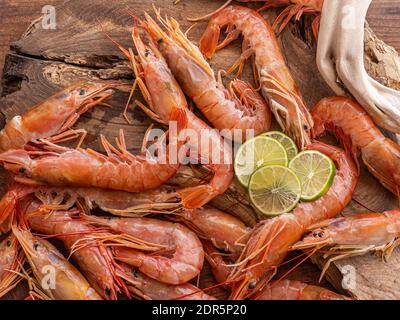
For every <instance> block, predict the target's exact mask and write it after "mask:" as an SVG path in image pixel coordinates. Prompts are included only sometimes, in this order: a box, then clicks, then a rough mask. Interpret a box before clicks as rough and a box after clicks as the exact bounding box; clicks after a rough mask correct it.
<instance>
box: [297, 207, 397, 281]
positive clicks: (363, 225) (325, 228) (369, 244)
mask: <svg viewBox="0 0 400 320" xmlns="http://www.w3.org/2000/svg"><path fill="white" fill-rule="evenodd" d="M309 230H310V231H311V232H310V234H308V235H307V236H306V237H305V238H304V239H303V240H302V241H299V242H298V243H296V244H295V245H294V246H293V249H306V248H315V249H321V248H323V247H329V248H330V249H329V250H327V252H326V254H325V258H328V260H327V262H326V263H325V265H324V268H323V270H322V273H321V278H322V277H323V276H324V274H325V272H326V270H328V268H329V265H330V264H331V263H332V262H333V261H335V260H339V259H343V258H346V257H351V256H356V255H362V254H365V253H367V252H369V251H381V252H382V253H383V257H384V258H385V259H388V258H389V257H390V255H391V253H392V252H393V250H394V249H395V248H396V247H397V246H398V245H399V244H400V240H399V236H400V211H399V210H391V211H386V212H383V213H375V212H369V213H362V214H356V215H352V216H347V217H340V218H337V219H330V220H326V221H322V222H319V223H316V224H314V225H312V226H310V227H309Z"/></svg>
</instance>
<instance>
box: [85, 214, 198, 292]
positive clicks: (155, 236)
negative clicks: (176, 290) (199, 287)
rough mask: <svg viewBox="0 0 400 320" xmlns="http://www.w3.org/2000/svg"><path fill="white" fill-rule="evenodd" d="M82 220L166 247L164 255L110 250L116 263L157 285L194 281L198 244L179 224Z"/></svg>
mask: <svg viewBox="0 0 400 320" xmlns="http://www.w3.org/2000/svg"><path fill="white" fill-rule="evenodd" d="M82 219H83V220H84V221H87V222H89V223H92V224H95V225H99V226H102V227H108V228H110V229H111V230H113V231H114V232H117V233H121V234H127V235H130V236H133V237H135V238H138V239H140V240H143V241H148V242H151V243H155V244H158V245H164V246H166V249H165V252H166V253H165V254H163V253H162V252H161V253H159V254H158V253H157V252H155V253H152V254H147V253H145V252H142V251H138V250H135V249H131V248H124V247H116V248H114V252H115V258H116V260H119V261H122V262H125V263H127V264H129V265H132V266H135V267H137V268H138V269H139V270H140V271H141V272H143V273H144V274H146V275H147V276H149V277H151V278H153V279H156V280H158V281H160V282H163V283H167V284H173V285H178V284H183V283H186V282H188V281H189V280H191V279H193V278H194V277H196V276H197V275H198V274H199V273H200V271H201V269H202V267H203V260H204V251H203V248H202V246H201V243H200V240H199V239H198V237H197V236H196V235H195V234H194V233H193V232H192V231H190V230H189V229H188V228H186V227H184V226H183V225H181V224H178V223H172V222H168V221H162V220H157V219H151V218H101V217H96V216H84V217H83V218H82ZM163 251H164V250H163Z"/></svg>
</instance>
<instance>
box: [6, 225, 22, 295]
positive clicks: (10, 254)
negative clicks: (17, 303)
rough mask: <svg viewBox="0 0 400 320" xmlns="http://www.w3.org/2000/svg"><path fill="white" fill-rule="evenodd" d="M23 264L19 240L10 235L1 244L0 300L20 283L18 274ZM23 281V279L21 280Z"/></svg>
mask: <svg viewBox="0 0 400 320" xmlns="http://www.w3.org/2000/svg"><path fill="white" fill-rule="evenodd" d="M22 264H23V258H22V257H21V255H20V254H19V245H18V240H17V238H16V237H15V236H14V234H13V233H10V234H9V235H8V236H7V237H6V238H4V239H3V240H2V241H1V242H0V298H1V297H3V296H4V295H5V294H7V293H8V292H10V291H11V290H12V289H14V288H15V287H16V285H17V284H18V283H19V279H18V278H19V276H18V272H19V271H20V269H21V265H22ZM21 279H22V278H21Z"/></svg>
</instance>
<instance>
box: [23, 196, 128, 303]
mask: <svg viewBox="0 0 400 320" xmlns="http://www.w3.org/2000/svg"><path fill="white" fill-rule="evenodd" d="M39 207H40V203H38V202H32V203H31V204H30V208H28V209H27V214H26V220H27V222H28V224H29V226H30V227H31V228H32V229H34V230H36V231H38V232H41V233H44V234H47V235H50V236H55V237H56V238H58V239H60V240H61V241H62V242H63V243H64V245H65V247H66V248H67V250H68V251H69V252H71V250H72V248H73V246H74V244H75V242H76V241H78V240H79V239H81V238H83V237H85V235H88V234H89V235H90V234H93V233H95V232H96V229H95V228H94V227H92V226H90V225H88V224H87V223H84V222H82V221H80V220H79V219H73V217H71V215H70V213H69V212H67V211H54V212H50V213H46V212H41V211H38V209H39ZM72 258H73V259H74V260H75V261H76V262H77V263H78V265H79V267H80V269H81V270H82V272H83V274H84V275H85V277H86V278H87V280H88V281H89V283H90V284H91V286H92V287H93V288H94V289H95V290H96V291H97V292H98V293H100V294H101V296H102V297H103V298H104V299H112V300H116V299H117V293H118V292H120V291H121V287H122V289H125V288H124V287H123V286H122V282H121V279H119V278H118V277H117V276H116V275H115V265H114V263H115V262H114V260H113V258H112V253H111V251H110V249H108V248H106V247H105V246H103V245H102V244H99V243H97V242H96V240H92V241H91V243H90V245H87V246H85V247H83V248H81V249H79V250H76V251H74V252H73V253H72Z"/></svg>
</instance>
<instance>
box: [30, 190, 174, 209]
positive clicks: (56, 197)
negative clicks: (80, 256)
mask: <svg viewBox="0 0 400 320" xmlns="http://www.w3.org/2000/svg"><path fill="white" fill-rule="evenodd" d="M35 196H36V197H37V198H39V199H40V200H41V201H42V202H43V205H42V206H41V209H44V210H69V209H71V208H72V207H73V206H74V205H76V204H77V203H78V202H79V201H80V200H82V201H83V203H84V204H86V206H87V208H88V209H89V210H91V209H93V208H94V207H97V208H100V209H101V210H103V211H106V212H110V213H112V214H115V215H119V216H124V215H128V214H127V213H138V214H149V213H157V212H163V211H164V210H168V211H169V210H171V211H172V210H174V209H176V208H178V207H179V201H178V194H177V193H176V190H175V188H173V187H170V186H167V185H163V186H160V187H159V188H157V189H151V190H149V191H144V192H139V193H130V192H126V191H118V190H108V189H100V188H64V187H59V188H56V187H47V186H46V187H44V186H40V187H38V188H37V190H36V191H35Z"/></svg>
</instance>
